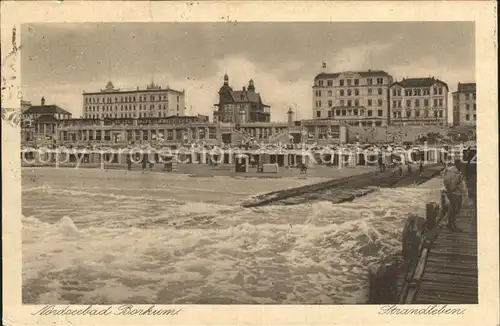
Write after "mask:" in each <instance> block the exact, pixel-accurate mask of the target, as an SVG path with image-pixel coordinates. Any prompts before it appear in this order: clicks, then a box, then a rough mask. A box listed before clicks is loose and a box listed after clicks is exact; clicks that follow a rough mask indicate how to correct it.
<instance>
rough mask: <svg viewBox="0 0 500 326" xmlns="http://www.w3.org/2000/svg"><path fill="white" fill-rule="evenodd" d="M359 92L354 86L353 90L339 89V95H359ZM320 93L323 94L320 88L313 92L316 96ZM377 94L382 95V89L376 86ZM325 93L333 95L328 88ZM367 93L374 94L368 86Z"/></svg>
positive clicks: (319, 95)
mask: <svg viewBox="0 0 500 326" xmlns="http://www.w3.org/2000/svg"><path fill="white" fill-rule="evenodd" d="M359 93H360V92H359V89H358V88H355V89H354V90H352V89H347V91H346V90H343V89H341V90H340V91H339V96H359ZM322 94H323V92H322V91H321V90H316V92H315V95H316V97H321V96H322ZM377 94H378V95H384V90H383V89H382V88H377ZM327 95H328V96H330V97H331V96H333V92H332V90H328V91H327ZM368 95H374V94H373V89H372V88H368Z"/></svg>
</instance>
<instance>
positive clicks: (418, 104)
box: [415, 100, 420, 108]
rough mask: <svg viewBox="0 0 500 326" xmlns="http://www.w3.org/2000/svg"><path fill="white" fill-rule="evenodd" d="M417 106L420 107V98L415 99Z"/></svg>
mask: <svg viewBox="0 0 500 326" xmlns="http://www.w3.org/2000/svg"><path fill="white" fill-rule="evenodd" d="M415 107H416V108H418V107H420V100H415Z"/></svg>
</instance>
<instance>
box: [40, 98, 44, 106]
mask: <svg viewBox="0 0 500 326" xmlns="http://www.w3.org/2000/svg"><path fill="white" fill-rule="evenodd" d="M41 102H42V106H44V105H45V97H43V96H42V101H41Z"/></svg>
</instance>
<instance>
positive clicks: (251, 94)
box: [214, 74, 271, 124]
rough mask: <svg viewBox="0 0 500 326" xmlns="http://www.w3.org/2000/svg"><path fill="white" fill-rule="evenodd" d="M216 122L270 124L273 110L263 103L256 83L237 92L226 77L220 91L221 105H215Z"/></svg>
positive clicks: (251, 81) (226, 76) (249, 84)
mask: <svg viewBox="0 0 500 326" xmlns="http://www.w3.org/2000/svg"><path fill="white" fill-rule="evenodd" d="M214 106H215V110H214V121H216V122H217V121H220V122H223V123H236V124H240V123H245V122H270V121H271V108H270V106H269V105H266V104H264V103H263V101H262V98H261V96H260V94H259V93H257V92H255V85H254V81H253V80H252V79H250V81H249V83H248V87H243V88H242V90H240V91H235V90H233V88H232V87H231V86H229V77H228V75H227V74H226V75H224V84H223V85H222V87H221V88H220V90H219V103H217V104H215V105H214Z"/></svg>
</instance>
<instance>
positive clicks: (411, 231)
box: [403, 215, 425, 262]
mask: <svg viewBox="0 0 500 326" xmlns="http://www.w3.org/2000/svg"><path fill="white" fill-rule="evenodd" d="M424 230H425V219H424V218H422V217H420V216H416V215H411V216H409V217H408V219H407V220H406V223H405V226H404V229H403V258H404V260H405V262H408V261H412V260H414V259H415V258H416V257H418V255H419V252H420V247H421V245H422V236H423V233H424Z"/></svg>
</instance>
